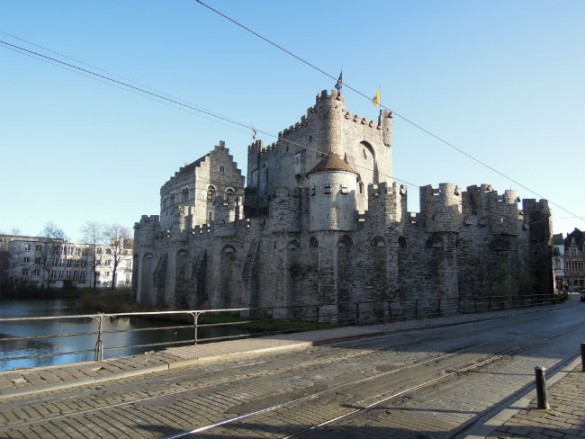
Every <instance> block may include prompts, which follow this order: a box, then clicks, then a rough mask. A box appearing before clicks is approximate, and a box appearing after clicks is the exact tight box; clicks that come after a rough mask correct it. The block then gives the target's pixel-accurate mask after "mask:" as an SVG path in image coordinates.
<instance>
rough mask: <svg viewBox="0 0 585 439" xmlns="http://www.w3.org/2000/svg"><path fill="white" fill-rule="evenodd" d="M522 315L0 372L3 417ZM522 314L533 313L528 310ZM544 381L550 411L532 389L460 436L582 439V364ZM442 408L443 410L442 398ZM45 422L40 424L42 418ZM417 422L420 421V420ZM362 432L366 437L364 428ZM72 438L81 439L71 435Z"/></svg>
mask: <svg viewBox="0 0 585 439" xmlns="http://www.w3.org/2000/svg"><path fill="white" fill-rule="evenodd" d="M559 306H564V305H559ZM567 306H574V304H572V305H571V304H567ZM518 312H519V311H503V312H500V313H491V314H489V315H480V316H478V315H474V316H457V317H449V318H441V319H434V320H427V321H413V322H402V323H396V324H392V325H379V326H371V327H347V328H337V329H334V330H326V331H314V332H307V333H300V334H291V335H285V336H278V337H266V338H258V339H249V340H238V341H231V342H222V343H216V344H206V345H198V346H189V347H184V348H172V349H167V350H165V351H161V352H156V353H153V354H148V355H137V356H132V357H124V358H118V359H112V360H106V361H103V362H100V363H95V362H87V363H77V364H72V365H66V366H55V367H46V368H36V369H30V370H15V371H10V372H0V410H1V409H2V406H4V405H9V404H15V401H18V398H20V397H22V396H24V395H29V396H33V397H34V395H36V394H39V397H40V396H41V395H46V392H48V391H55V390H63V389H68V391H69V392H75V389H76V388H80V392H82V391H83V390H82V388H81V387H82V386H84V385H93V384H96V383H100V382H106V381H112V380H118V381H117V382H119V383H120V385H124V382H125V381H126V380H125V378H130V377H135V376H139V375H147V374H151V373H156V372H161V371H168V370H169V369H174V368H180V367H185V366H192V365H201V366H204V365H210V364H213V363H214V362H219V361H226V360H229V361H231V360H237V359H239V358H244V357H256V356H261V355H263V354H270V353H278V352H287V351H292V350H303V349H309V348H310V347H311V346H316V345H320V344H327V343H331V342H334V341H342V340H351V339H360V338H363V337H369V336H374V335H380V334H384V333H390V332H392V333H394V332H397V331H402V330H404V331H407V330H410V329H416V328H420V327H425V328H429V327H431V328H432V327H437V328H438V327H442V326H448V325H457V324H461V323H464V322H466V321H470V320H474V321H475V320H480V319H486V320H488V319H497V318H501V317H504V316H507V315H510V314H514V313H518ZM525 312H531V311H529V310H528V311H525ZM547 378H548V401H549V405H550V408H549V409H548V410H539V409H537V408H536V403H535V401H534V400H533V399H534V398H535V392H534V391H533V390H531V389H527V390H526V391H524V392H523V393H522V394H520V395H518V396H517V397H520V399H518V400H516V401H514V402H513V403H511V404H509V405H508V407H504V408H503V409H502V406H501V405H500V406H498V407H499V408H498V409H497V410H496V411H495V412H494V413H490V416H489V419H488V417H486V420H485V421H484V422H483V424H480V425H478V426H477V427H475V428H474V429H473V430H470V431H467V432H464V433H460V434H459V435H458V436H457V437H458V438H464V437H466V438H470V439H471V438H473V439H475V438H485V437H489V438H491V439H496V438H535V439H541V438H578V437H580V438H585V373H584V372H581V361H580V358H575V359H574V360H573V361H572V362H571V363H568V364H567V365H565V366H564V367H563V368H562V371H561V372H558V373H556V374H554V375H551V376H549V377H547ZM494 387H495V386H494ZM500 388H501V386H500ZM253 391H254V389H250V392H253ZM461 391H462V392H465V391H468V390H466V389H464V388H462V389H461ZM508 396H509V395H508ZM233 397H234V398H237V397H238V395H233ZM478 397H481V398H483V397H485V398H489V397H491V398H493V399H494V401H496V400H498V401H500V400H502V399H503V396H502V395H495V394H493V395H483V396H478ZM437 401H438V403H440V398H438V399H437ZM122 402H123V401H117V400H112V401H111V402H110V403H111V404H112V405H113V406H115V405H116V404H120V403H122ZM209 402H210V403H213V404H221V401H220V400H217V401H215V402H214V400H213V398H210V399H209ZM496 405H497V404H496ZM197 409H199V407H198V408H197ZM423 409H424V407H423ZM26 410H27V408H26V407H23V415H26ZM88 410H89V407H88ZM185 410H187V412H190V411H193V410H196V409H195V408H194V407H186V408H185ZM153 413H156V412H153ZM404 413H405V412H402V413H401V414H400V417H401V418H400V420H399V421H400V423H408V419H406V418H405V415H404ZM387 414H388V416H387V417H386V420H385V422H390V421H391V420H392V412H391V411H387ZM40 415H41V417H42V414H40ZM202 415H203V414H202ZM30 416H35V417H36V416H38V414H34V413H31V414H30ZM177 416H181V414H180V413H177ZM305 416H306V419H308V418H310V416H311V414H310V413H307V414H306V415H305ZM413 419H414V418H413ZM107 421H108V422H110V423H112V425H113V424H116V425H118V428H119V436H118V437H140V436H135V435H132V434H130V433H129V431H128V430H127V429H125V426H124V419H108V420H107ZM369 421H372V422H371V423H370V426H371V429H370V432H371V435H370V436H363V434H362V435H361V436H360V437H372V438H375V437H380V438H382V437H389V436H387V435H385V432H387V431H388V430H386V429H385V428H383V427H384V426H382V425H380V424H376V422H375V420H374V419H370V420H368V422H369ZM210 422H211V420H210ZM397 422H398V421H397ZM418 422H420V418H419V419H418ZM71 429H72V431H77V432H82V431H84V429H86V430H87V433H88V435H90V433H91V425H81V424H80V425H71ZM360 431H361V432H362V433H363V428H362V429H361V430H360ZM435 431H437V430H435ZM331 433H333V431H332V432H331ZM47 434H48V432H47ZM11 437H12V436H11ZM15 437H16V436H15ZM39 437H52V436H50V435H49V436H43V434H42V432H40V436H39ZM71 437H76V436H75V435H72V436H71ZM77 437H83V436H77ZM113 437H115V436H113ZM339 437H341V436H339ZM343 437H352V436H351V434H350V435H349V436H343ZM395 437H398V436H395ZM441 437H443V436H441ZM421 438H422V436H421ZM424 438H425V439H431V438H432V437H431V436H424ZM435 439H436V438H435Z"/></svg>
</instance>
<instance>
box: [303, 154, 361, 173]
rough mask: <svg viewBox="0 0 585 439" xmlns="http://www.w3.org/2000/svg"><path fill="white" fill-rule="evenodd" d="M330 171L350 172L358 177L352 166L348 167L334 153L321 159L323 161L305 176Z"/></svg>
mask: <svg viewBox="0 0 585 439" xmlns="http://www.w3.org/2000/svg"><path fill="white" fill-rule="evenodd" d="M331 171H344V172H351V173H353V174H356V175H358V176H359V173H358V172H357V170H356V169H355V167H354V166H353V165H350V164H349V163H347V162H346V161H344V160H342V159H341V157H339V156H338V155H337V154H335V153H330V154H328V155H326V156H325V157H323V159H322V160H321V161H320V162H319V163H317V165H316V166H315V167H314V168H313V169H311V170H310V171H309V172H307V176H309V175H311V174H314V173H316V172H331Z"/></svg>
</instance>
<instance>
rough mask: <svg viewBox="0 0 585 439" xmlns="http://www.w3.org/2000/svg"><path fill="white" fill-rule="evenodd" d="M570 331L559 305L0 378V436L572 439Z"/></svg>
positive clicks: (236, 343) (190, 349) (575, 404)
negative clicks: (540, 392) (541, 396)
mask: <svg viewBox="0 0 585 439" xmlns="http://www.w3.org/2000/svg"><path fill="white" fill-rule="evenodd" d="M584 323H585V313H584V312H583V305H582V304H580V303H578V298H577V297H574V296H571V297H570V298H569V300H568V301H567V302H566V303H563V304H557V305H550V306H544V307H538V308H529V309H523V310H508V311H500V312H494V313H489V314H481V315H459V316H452V317H444V318H436V319H429V320H413V321H406V322H397V323H392V324H380V325H372V326H353V327H339V328H334V329H327V330H322V331H311V332H303V333H296V334H288V335H274V336H269V337H263V338H251V339H245V340H231V341H224V342H219V343H213V344H198V345H193V346H187V347H173V348H169V349H165V350H163V351H159V352H153V353H149V354H143V355H135V356H130V357H123V358H116V359H111V360H105V361H100V362H84V363H75V364H71V365H65V366H57V367H46V368H35V369H27V370H14V371H9V372H2V373H0V437H3V438H4V437H6V438H13V437H14V438H17V437H19V438H20V437H25V438H34V437H39V438H40V437H42V438H46V437H58V438H77V437H100V438H101V437H111V438H114V437H115V438H121V437H128V438H139V437H141V438H151V437H152V438H154V437H166V438H179V437H303V438H318V437H333V436H334V437H336V438H337V437H342V438H343V437H347V438H349V437H368V438H375V437H405V438H408V437H413V438H417V437H427V438H430V437H433V438H440V437H487V436H489V435H491V434H493V435H494V436H493V437H498V436H505V435H508V436H510V435H513V434H517V435H521V434H522V435H524V436H528V435H529V434H532V433H534V434H536V433H538V434H541V435H542V436H539V437H547V434H549V436H548V437H563V436H558V435H559V434H562V435H573V436H574V437H579V434H580V435H581V436H580V437H583V435H585V412H584V411H583V403H582V401H583V400H585V399H584V397H585V373H583V372H581V359H580V358H579V346H580V343H581V342H582V341H583V339H584V338H585V337H584V334H583V329H584ZM535 366H541V367H544V368H545V369H546V370H547V376H548V386H550V387H549V392H548V397H549V404H550V409H549V410H539V409H537V408H536V407H535V402H534V401H533V399H534V396H535V394H534V367H535ZM514 429H516V430H514ZM515 431H516V433H514V432H515ZM547 432H548V433H547ZM566 437H570V436H566Z"/></svg>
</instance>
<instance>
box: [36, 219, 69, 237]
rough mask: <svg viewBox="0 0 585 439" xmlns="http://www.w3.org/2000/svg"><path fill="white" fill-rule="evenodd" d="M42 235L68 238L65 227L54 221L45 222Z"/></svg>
mask: <svg viewBox="0 0 585 439" xmlns="http://www.w3.org/2000/svg"><path fill="white" fill-rule="evenodd" d="M41 235H42V236H46V237H47V238H51V239H60V240H62V241H65V240H67V239H68V238H67V235H66V234H65V232H64V231H63V229H62V228H61V227H59V226H58V225H57V224H55V223H54V222H52V221H49V222H48V223H47V224H45V228H44V229H43V231H42V232H41Z"/></svg>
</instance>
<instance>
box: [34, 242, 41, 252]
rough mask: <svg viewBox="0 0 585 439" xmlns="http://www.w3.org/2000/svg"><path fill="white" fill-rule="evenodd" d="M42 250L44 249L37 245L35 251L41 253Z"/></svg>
mask: <svg viewBox="0 0 585 439" xmlns="http://www.w3.org/2000/svg"><path fill="white" fill-rule="evenodd" d="M41 250H42V247H41V246H40V245H39V244H37V245H35V251H37V252H40V251H41Z"/></svg>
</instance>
